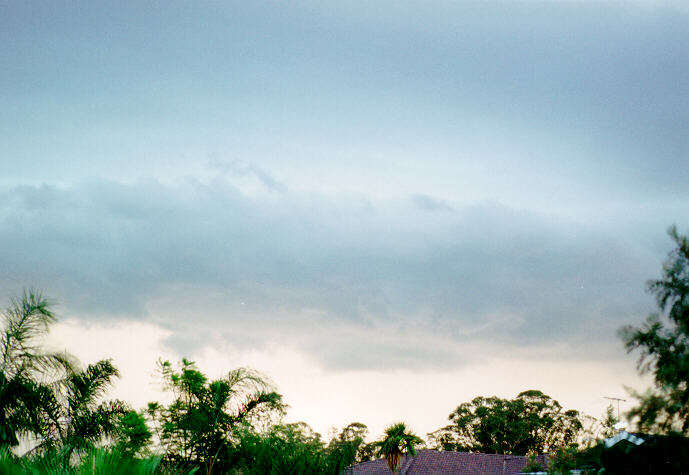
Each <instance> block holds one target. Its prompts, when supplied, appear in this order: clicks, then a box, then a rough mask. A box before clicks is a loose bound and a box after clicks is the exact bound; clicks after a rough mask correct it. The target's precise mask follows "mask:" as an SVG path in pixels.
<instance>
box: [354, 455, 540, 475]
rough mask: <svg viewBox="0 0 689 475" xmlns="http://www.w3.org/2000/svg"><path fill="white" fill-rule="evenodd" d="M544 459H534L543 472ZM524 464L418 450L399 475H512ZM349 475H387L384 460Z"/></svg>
mask: <svg viewBox="0 0 689 475" xmlns="http://www.w3.org/2000/svg"><path fill="white" fill-rule="evenodd" d="M545 457H546V456H545V455H539V456H538V457H536V463H538V464H539V465H541V466H542V467H543V468H547V465H546V458H545ZM527 462H528V459H527V457H522V456H520V455H496V454H473V453H468V452H438V451H436V450H419V451H418V452H417V454H416V456H415V457H404V458H403V459H402V464H401V467H400V472H399V473H400V475H407V474H408V475H415V474H418V475H427V474H444V473H457V474H466V475H513V474H516V473H520V472H521V470H522V469H523V468H524V467H525V466H526V464H527ZM345 473H347V474H351V475H364V474H366V475H368V474H381V475H382V474H388V475H389V474H390V469H389V468H388V465H387V464H386V463H385V460H383V459H378V460H372V461H370V462H363V463H360V464H357V465H352V466H351V467H349V468H348V469H347V470H346V471H345Z"/></svg>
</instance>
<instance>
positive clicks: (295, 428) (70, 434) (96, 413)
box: [0, 292, 591, 474]
mask: <svg viewBox="0 0 689 475" xmlns="http://www.w3.org/2000/svg"><path fill="white" fill-rule="evenodd" d="M54 322H55V316H54V315H53V313H52V311H51V309H50V306H49V304H48V302H47V300H46V299H45V298H44V297H43V296H42V295H41V294H40V293H36V292H26V293H24V295H23V296H22V297H21V298H19V299H14V300H12V302H11V303H10V305H9V307H8V308H7V310H6V311H5V313H4V326H3V332H2V341H1V342H0V345H1V351H2V353H1V359H0V365H1V367H0V369H1V372H0V472H8V473H21V472H25V473H35V472H38V473H44V472H56V473H95V472H104V473H105V472H107V473H112V472H113V470H116V471H119V472H121V473H192V472H195V471H199V470H200V471H202V472H204V473H233V472H236V473H240V472H241V473H333V474H335V473H341V472H342V471H343V470H344V469H345V468H346V467H348V466H349V465H351V464H353V463H356V462H361V461H365V460H371V459H373V458H376V457H378V456H388V455H390V454H391V453H394V452H395V450H397V449H396V448H395V447H397V446H396V445H394V444H397V442H395V441H396V440H397V439H399V440H411V441H412V442H413V444H412V447H411V448H412V450H413V449H414V447H423V446H426V447H429V448H436V449H443V450H461V451H475V452H487V453H504V454H515V455H526V454H537V453H550V452H553V451H557V450H558V449H560V448H564V447H569V446H570V445H571V444H574V443H577V442H581V441H582V440H583V438H584V436H586V435H587V434H589V435H590V434H591V430H590V429H591V428H590V427H589V430H588V431H587V430H586V428H585V427H584V422H585V418H584V416H582V415H581V414H579V413H578V412H577V411H565V410H563V409H562V407H561V406H560V404H559V403H558V402H557V401H555V400H553V399H552V398H550V397H549V396H547V395H545V394H543V393H542V392H540V391H535V390H531V391H525V392H523V393H521V394H519V395H518V396H517V397H516V398H515V399H514V400H504V399H500V398H496V397H492V398H476V399H474V400H473V401H471V402H469V403H464V404H461V405H460V406H459V407H458V408H457V409H456V410H455V411H454V412H453V413H452V414H451V415H450V422H451V424H450V425H448V426H446V427H443V428H441V429H439V430H437V431H435V432H433V433H431V434H429V435H428V440H427V442H424V441H422V440H421V439H420V438H418V437H416V436H415V435H413V434H410V433H409V432H408V431H407V430H406V427H405V426H404V425H401V424H396V425H394V426H392V427H391V429H392V428H394V430H392V431H391V430H389V431H388V433H386V435H385V437H384V438H383V439H382V440H378V441H374V442H367V441H366V439H367V436H368V428H367V427H366V425H364V424H362V423H359V422H353V423H351V424H349V425H348V426H347V427H345V428H343V429H342V430H340V431H339V432H337V433H335V434H334V435H333V436H332V437H331V438H330V440H324V439H323V437H322V436H321V435H320V434H318V433H316V432H314V431H313V430H312V429H311V428H310V427H309V426H308V425H307V424H305V423H291V424H290V423H283V422H282V420H283V416H284V415H285V410H286V407H285V404H284V403H283V401H282V396H281V395H280V394H279V393H278V392H277V391H276V388H275V387H274V386H273V385H272V384H271V383H270V381H269V380H267V379H266V378H265V377H264V376H263V375H261V374H260V373H258V372H256V371H254V370H251V369H248V368H237V369H233V370H231V371H229V372H228V373H227V374H226V375H225V376H224V377H222V378H219V379H214V380H211V379H209V378H208V377H207V376H206V375H205V374H204V373H203V372H202V371H201V370H200V369H199V368H198V367H197V366H196V364H195V363H194V362H192V361H189V360H187V359H183V360H182V361H181V362H180V363H179V364H178V365H175V364H172V363H171V362H169V361H159V362H158V367H157V373H158V376H159V378H160V383H161V384H162V387H163V388H164V389H165V390H166V391H169V392H170V393H171V395H172V398H171V399H172V401H171V402H170V403H169V404H161V403H158V402H152V403H149V404H148V406H147V407H146V408H143V409H139V410H135V409H134V408H132V407H131V406H130V405H129V404H128V403H127V402H125V401H120V400H117V399H105V395H106V392H107V390H108V389H109V388H110V386H111V385H112V384H113V383H114V382H115V379H116V378H117V377H118V375H119V373H118V370H117V368H116V367H115V366H114V365H113V363H112V362H111V361H110V360H102V361H97V362H95V363H91V364H88V365H87V366H85V367H82V366H81V364H80V363H79V362H78V361H77V360H76V358H75V357H74V356H72V355H70V354H69V353H67V352H60V353H56V352H47V351H44V350H43V348H42V347H41V346H40V338H41V337H42V336H44V334H45V333H46V332H47V331H48V330H49V327H50V325H51V324H52V323H54ZM393 434H394V435H393ZM393 442H394V444H393V445H394V446H393V445H391V444H392V443H393ZM20 446H21V447H20ZM12 448H14V449H19V450H26V453H25V454H24V455H23V456H21V457H17V456H15V455H14V453H13V452H12V451H10V449H12ZM398 452H399V453H398V455H401V454H402V450H401V449H400V450H399V451H398Z"/></svg>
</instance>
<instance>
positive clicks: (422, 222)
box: [0, 180, 662, 366]
mask: <svg viewBox="0 0 689 475" xmlns="http://www.w3.org/2000/svg"><path fill="white" fill-rule="evenodd" d="M426 199H427V200H431V202H434V201H433V199H432V198H430V197H427V198H426ZM424 202H425V201H424ZM653 234H662V229H657V230H654V231H653ZM0 240H1V241H2V242H3V252H2V254H1V256H0V259H1V262H0V267H1V268H2V269H3V270H4V272H3V280H4V282H3V285H4V286H5V287H6V288H7V287H8V286H9V287H12V288H18V287H19V286H20V285H22V286H24V285H25V286H39V287H41V288H43V289H45V291H46V292H47V293H49V294H51V295H58V296H59V297H60V301H61V302H62V303H63V305H64V307H65V313H66V314H68V315H69V313H70V312H73V313H75V314H77V315H82V316H88V318H112V317H114V316H115V317H116V316H125V315H126V316H128V317H131V316H133V315H135V314H138V315H139V316H140V317H146V315H148V314H149V313H150V308H149V304H150V302H151V301H155V300H157V301H161V300H162V301H166V302H168V303H169V306H170V307H178V308H180V309H183V310H180V311H179V312H176V313H173V314H172V315H170V317H169V319H168V322H167V325H168V326H170V327H171V328H175V327H177V326H178V327H179V328H185V327H186V326H187V325H189V324H190V323H191V322H193V323H194V324H195V325H196V324H199V325H217V324H221V323H222V325H227V326H228V328H232V324H233V322H235V321H236V322H242V324H247V325H250V324H251V323H252V322H253V324H254V326H255V328H253V329H251V330H249V333H250V335H247V341H249V339H251V338H254V340H255V341H260V340H261V339H270V338H274V337H275V336H276V334H278V333H280V332H282V333H283V334H284V335H285V336H286V338H288V339H290V338H291V339H294V341H295V342H297V341H300V342H301V344H303V347H305V348H312V350H313V351H314V352H316V353H320V356H321V357H322V358H323V359H324V360H325V361H329V363H331V364H335V363H334V362H335V361H340V362H341V364H343V365H345V366H346V365H347V364H351V365H360V364H363V363H362V362H361V361H358V360H357V361H354V360H351V357H350V358H349V359H348V358H347V357H346V355H347V354H351V353H352V351H351V348H348V346H349V345H348V344H346V345H341V346H342V348H341V350H342V354H340V353H339V352H338V351H337V348H334V347H332V346H331V347H329V348H325V347H323V346H322V345H320V344H318V343H317V342H318V341H320V336H319V335H321V334H322V332H327V331H329V330H331V329H334V328H337V327H338V326H342V325H345V326H346V328H354V329H358V330H361V331H364V332H370V333H371V334H373V335H375V334H376V332H378V331H380V330H381V328H387V331H388V332H392V333H395V332H400V333H399V334H400V335H401V336H403V335H404V332H403V329H404V328H416V329H417V330H414V331H420V332H421V333H420V334H425V335H433V334H436V335H437V336H442V337H443V338H450V339H451V340H453V341H456V342H458V343H459V342H462V341H474V342H475V341H477V340H482V339H486V340H490V341H504V342H511V343H516V344H518V345H520V344H524V345H528V344H534V343H537V342H539V341H544V339H547V341H549V342H551V343H554V342H573V341H577V340H582V339H587V340H589V341H590V340H591V339H596V338H601V339H603V340H606V339H611V338H614V331H615V329H616V328H617V327H618V326H619V325H620V324H622V323H625V322H628V321H629V319H630V318H636V317H641V316H643V315H644V314H645V312H647V311H648V309H649V308H650V305H649V298H648V297H647V296H645V295H644V293H643V284H644V281H645V280H646V279H647V278H649V277H652V276H653V275H655V274H656V273H657V269H658V267H659V256H658V254H657V253H656V252H655V250H648V249H640V248H639V247H638V246H637V245H630V243H628V242H626V240H625V237H624V236H623V235H606V234H600V233H597V232H596V231H595V230H594V229H590V228H588V227H586V226H585V225H581V224H577V223H574V222H566V221H562V220H555V219H549V218H547V217H544V216H540V215H537V214H534V213H530V212H527V211H518V210H514V209H510V208H508V207H505V206H500V205H496V204H477V205H462V206H459V205H457V206H454V207H453V209H449V207H448V208H443V211H442V212H441V213H438V211H437V210H436V209H435V208H434V207H430V209H429V207H427V206H426V207H424V206H418V203H417V200H413V201H411V202H410V201H408V200H406V199H401V200H398V201H395V202H388V203H381V204H375V203H370V202H368V201H366V200H362V199H361V198H357V197H347V198H346V199H345V198H341V199H340V200H335V199H333V198H326V197H322V196H313V195H312V196H300V195H297V194H290V193H284V194H283V195H281V199H280V200H277V201H276V200H273V199H265V198H250V197H247V196H246V195H244V194H242V193H240V192H239V191H238V190H237V189H236V188H234V187H233V186H231V185H229V184H228V183H227V182H225V181H220V180H217V181H214V182H211V183H208V184H202V183H199V182H189V183H187V184H184V185H179V186H172V185H163V184H161V183H159V182H156V181H153V180H150V181H147V182H141V183H137V184H122V183H116V182H110V181H99V182H95V183H90V184H83V185H79V186H73V187H66V188H59V187H55V186H51V185H42V186H38V187H33V186H21V187H15V188H12V189H8V190H6V191H5V192H4V193H2V195H0ZM185 288H189V289H196V291H198V296H199V298H203V297H201V296H203V295H204V293H210V294H212V293H220V294H221V295H222V297H221V298H219V299H218V300H217V301H216V302H215V303H214V304H212V305H211V304H209V306H208V307H206V308H204V307H203V306H202V305H200V302H199V305H195V304H194V303H193V301H192V302H189V301H185V300H184V299H183V298H182V295H183V294H184V291H181V292H180V291H179V289H185ZM175 289H178V290H175ZM192 298H193V292H192ZM175 322H177V323H175ZM202 327H203V328H206V326H202ZM199 328H201V327H199ZM318 328H320V333H319V330H318ZM252 335H253V336H252ZM367 338H368V339H370V341H375V340H376V338H375V337H373V336H370V335H369V337H367ZM357 340H358V341H366V339H363V340H362V338H360V337H359V338H357ZM190 341H193V338H189V339H187V344H190V343H189V342H190ZM380 345H381V346H380V347H378V350H376V351H377V352H380V351H383V350H382V349H381V348H383V347H389V348H392V347H393V346H395V345H398V346H399V342H397V343H395V342H394V340H393V341H388V342H387V343H385V342H383V341H381V342H380ZM390 345H392V346H390ZM410 348H411V347H410ZM436 350H437V351H436ZM410 351H411V349H410ZM438 351H441V350H440V349H438V348H436V349H429V348H426V349H424V346H423V345H418V348H417V349H416V350H415V351H414V352H413V353H414V354H416V355H417V356H418V360H419V362H420V364H423V362H424V359H423V355H424V354H426V352H431V353H434V354H435V353H438ZM442 351H446V350H442ZM442 351H441V353H442ZM391 352H392V350H391ZM373 353H376V352H373ZM373 353H372V354H373ZM393 353H394V352H393ZM393 353H391V355H392V354H393ZM450 353H452V352H450ZM365 355H366V353H363V354H361V355H360V356H361V358H364V360H366V361H368V362H369V363H370V360H369V359H368V358H366V356H365ZM340 357H341V358H342V359H340ZM361 358H359V359H361ZM390 358H392V360H394V357H393V356H390ZM439 358H440V357H439ZM443 358H444V359H445V360H447V359H448V358H449V357H443ZM371 359H376V360H378V361H379V362H380V364H383V361H384V360H385V358H378V357H376V358H373V357H372V358H371ZM385 361H387V360H385ZM367 364H368V363H367Z"/></svg>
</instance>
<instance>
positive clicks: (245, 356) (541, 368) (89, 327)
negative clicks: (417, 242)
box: [48, 320, 649, 439]
mask: <svg viewBox="0 0 689 475" xmlns="http://www.w3.org/2000/svg"><path fill="white" fill-rule="evenodd" d="M169 334H170V332H169V331H167V330H164V329H162V328H160V327H159V326H156V325H154V324H150V323H140V322H118V323H108V324H105V323H98V324H84V323H82V322H79V321H77V320H66V321H63V322H60V323H58V324H56V325H55V326H54V327H53V328H52V330H51V333H50V335H49V337H48V345H49V346H50V347H51V348H54V349H67V350H69V351H70V352H72V353H73V354H74V355H75V356H77V357H78V358H79V359H80V360H81V362H82V363H83V364H87V363H91V362H94V361H96V360H99V359H102V358H112V359H113V361H114V363H115V365H116V366H117V367H118V368H119V370H120V372H121V378H120V380H118V381H117V382H116V384H115V385H114V387H113V389H112V391H110V393H109V397H113V398H120V399H123V400H125V401H127V402H129V403H130V404H132V406H134V407H135V408H142V407H144V406H145V405H146V403H147V402H149V401H166V400H168V397H169V395H166V394H164V393H162V392H161V391H160V385H159V381H158V380H157V379H156V377H155V366H156V361H157V360H158V358H163V359H169V360H171V361H177V360H179V359H180V358H181V357H182V356H187V357H189V358H190V359H192V360H194V361H196V363H197V364H198V366H199V368H200V369H201V371H202V372H204V373H205V374H207V375H208V376H209V377H211V378H213V377H219V376H221V375H222V374H223V373H225V372H226V371H228V370H230V369H232V368H236V367H238V366H249V367H252V368H254V369H257V370H259V371H261V372H262V373H263V374H265V375H266V376H268V377H269V378H270V379H271V380H272V381H273V382H274V383H275V385H276V386H277V390H278V391H279V392H280V393H281V394H283V397H284V400H285V402H286V403H287V404H288V405H289V409H288V412H287V416H286V418H285V420H286V421H289V422H296V421H304V422H306V423H308V424H309V425H310V426H311V427H312V428H313V429H314V430H315V431H317V432H319V433H321V434H322V435H323V436H324V437H327V436H328V434H329V431H330V430H331V429H332V428H333V427H335V428H342V427H344V426H346V425H347V424H349V423H350V422H355V421H356V422H362V423H364V424H366V425H367V426H368V428H369V438H370V439H376V438H378V437H379V436H380V434H381V433H382V431H383V429H384V428H385V427H386V426H387V425H389V424H391V423H394V422H398V421H405V422H406V423H407V424H408V425H409V426H410V427H411V428H412V430H414V431H415V432H416V433H417V434H419V435H420V436H422V437H424V436H425V435H426V434H427V433H428V432H431V431H433V430H436V429H438V428H440V427H442V426H444V425H445V424H446V423H447V416H448V414H449V413H450V412H451V411H452V410H453V409H454V408H455V407H456V406H457V405H459V404H460V403H462V402H466V401H470V400H471V399H473V398H474V397H476V396H479V395H482V396H492V395H496V396H499V397H505V398H512V397H514V396H516V395H517V394H518V393H519V392H521V391H524V390H527V389H539V390H541V391H543V392H544V393H546V394H548V395H549V396H551V397H553V398H554V399H557V400H558V401H559V402H560V403H561V404H562V406H563V407H564V408H565V409H577V410H580V411H582V412H584V413H586V414H589V415H591V416H594V417H600V416H601V415H602V413H603V412H604V410H605V408H606V407H607V405H608V404H609V401H608V400H606V399H604V397H603V396H619V397H623V398H626V399H628V402H626V403H622V406H621V409H622V411H624V410H625V409H628V408H629V407H631V404H632V401H631V400H629V399H630V398H629V397H628V396H627V393H626V391H625V389H624V387H623V386H625V385H626V386H631V387H634V388H636V389H643V388H644V387H646V386H647V385H648V384H649V380H648V378H642V377H640V376H638V375H637V373H636V370H635V364H634V363H635V362H634V358H633V357H632V356H628V357H627V359H626V360H620V361H611V362H596V361H570V360H564V359H557V358H554V357H552V355H546V354H543V355H540V356H541V357H540V358H538V351H531V354H532V356H530V357H529V358H524V357H514V358H505V357H500V356H488V357H486V358H484V359H482V360H480V362H479V363H476V364H472V365H470V366H467V367H462V368H457V369H450V370H447V369H444V370H440V369H437V370H432V371H429V370H425V371H420V370H415V371H411V370H395V371H381V370H356V371H333V370H329V369H327V368H324V367H322V366H321V365H319V364H318V362H317V361H314V360H313V359H312V358H310V357H308V356H307V355H305V354H303V353H300V352H299V351H297V350H295V349H293V348H289V347H287V346H274V347H273V348H272V349H271V350H269V351H237V350H235V349H232V348H228V347H219V346H212V345H209V346H206V347H205V348H204V349H203V350H201V351H200V352H197V353H195V354H192V355H178V354H176V353H175V352H174V351H172V350H170V349H169V348H167V347H166V346H165V344H164V341H165V338H166V337H168V336H169ZM534 355H535V356H534Z"/></svg>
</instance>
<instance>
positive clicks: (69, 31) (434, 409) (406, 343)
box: [0, 0, 689, 438]
mask: <svg viewBox="0 0 689 475" xmlns="http://www.w3.org/2000/svg"><path fill="white" fill-rule="evenodd" d="M688 131H689V8H688V7H687V5H686V3H684V2H681V1H652V0H645V1H644V0H637V1H628V2H621V1H606V0H599V1H554V0H553V1H545V0H543V1H535V0H533V1H487V2H468V1H454V2H451V1H436V0H432V1H427V2H409V1H394V2H393V1H384V0H381V1H376V2H370V1H348V2H316V1H294V2H278V1H272V2H271V1H258V2H233V1H225V2H219V1H207V0H203V1H198V2H183V1H174V0H173V1H165V2H160V1H149V2H141V1H131V2H130V1H118V2H107V1H106V2H82V1H76V2H74V1H71V2H62V1H45V2H40V1H33V0H27V1H12V0H9V1H2V2H0V243H2V246H1V247H0V249H1V250H0V298H2V299H3V301H4V302H8V301H9V298H10V296H12V295H18V294H20V293H21V292H22V290H23V289H25V288H37V289H40V290H42V291H43V293H44V294H45V295H46V296H47V297H49V298H50V299H51V300H52V301H53V302H54V308H55V310H56V312H57V314H58V316H59V318H60V322H59V323H58V324H57V325H56V326H55V327H54V328H53V331H52V333H51V336H50V340H49V341H48V343H47V344H48V345H52V346H54V347H56V348H65V347H66V348H68V349H69V350H70V351H72V352H73V353H74V354H75V355H77V356H79V357H80V358H81V359H82V361H83V362H84V363H87V362H92V361H95V360H97V359H100V358H105V357H109V358H113V359H114V362H115V364H116V365H117V366H118V367H119V368H120V369H121V372H122V377H121V379H120V381H119V382H118V383H117V384H116V386H115V388H114V390H113V392H112V395H113V397H122V398H124V399H127V400H128V401H130V402H131V403H132V404H134V405H135V406H143V405H145V403H146V402H147V401H149V400H153V399H156V398H158V399H162V398H164V395H161V393H160V392H159V389H160V385H159V384H158V383H157V382H156V380H155V376H154V370H155V363H156V360H157V359H158V358H165V359H170V360H172V361H176V360H179V359H180V358H182V357H183V356H186V357H188V358H191V359H193V360H194V361H196V362H197V363H198V365H199V367H200V368H201V370H202V371H204V372H206V373H208V374H209V375H211V376H213V377H219V376H221V375H222V374H223V372H226V371H228V370H229V369H232V368H235V367H238V366H243V365H248V366H251V367H254V368H255V369H257V370H259V371H262V372H263V373H264V374H265V375H266V376H267V377H269V378H270V379H271V380H272V381H273V382H274V383H275V385H276V387H277V389H278V391H279V392H281V393H282V394H283V395H284V399H285V402H287V403H288V404H289V405H290V409H289V411H288V413H287V420H290V421H305V422H307V423H308V424H310V425H311V426H312V427H313V428H314V429H316V430H318V431H319V432H321V433H322V434H324V435H325V434H327V433H328V431H329V430H330V428H331V427H343V426H345V425H347V424H348V423H350V422H353V421H359V422H363V423H365V424H367V425H368V426H369V429H370V430H371V437H372V438H376V437H378V435H379V434H380V433H381V431H382V429H383V428H384V427H385V426H387V425H389V424H391V423H395V422H397V421H400V420H404V421H406V422H407V423H408V424H409V425H410V426H411V427H412V429H414V430H415V431H416V432H417V433H418V434H420V435H425V434H426V433H427V432H430V431H432V430H435V429H437V428H439V427H441V426H443V425H445V424H446V422H447V415H448V414H449V413H450V412H451V411H452V410H453V409H454V408H456V406H457V405H459V404H460V403H462V402H465V401H469V400H471V399H472V398H473V397H475V396H478V395H483V396H489V395H498V396H500V397H509V398H512V397H514V396H516V395H517V394H518V393H519V392H520V391H523V390H526V389H540V390H542V391H544V392H546V394H549V395H550V396H552V397H554V398H555V399H557V400H559V401H560V403H562V405H563V406H564V407H565V408H567V409H579V410H582V411H585V412H587V413H589V414H590V415H592V416H596V417H599V416H601V415H602V413H603V412H604V410H605V407H606V406H607V404H608V402H609V401H608V400H606V399H604V396H610V397H621V398H626V399H627V400H628V401H627V402H623V403H622V410H624V409H625V406H626V408H627V409H628V408H630V407H631V404H632V402H631V400H630V398H629V397H628V396H627V392H626V390H625V386H630V387H635V388H638V389H643V388H644V387H645V386H646V385H648V383H649V380H648V378H647V377H646V378H644V377H640V376H639V375H638V374H637V372H636V367H635V360H636V356H635V355H628V354H626V352H625V350H624V348H623V345H622V343H621V341H620V339H619V337H618V335H617V331H618V329H619V328H620V327H621V326H623V325H626V324H639V323H641V322H642V321H643V319H644V318H645V317H646V316H647V315H648V314H649V313H651V312H653V311H654V310H655V309H656V306H655V302H654V300H653V297H652V296H651V295H648V294H647V293H646V292H645V286H646V281H647V280H648V279H652V278H657V277H659V276H660V272H661V265H662V262H663V260H664V259H665V257H666V256H667V253H668V252H669V251H670V249H671V248H672V241H671V240H670V239H669V238H668V236H667V234H666V230H667V228H668V227H669V226H670V225H672V224H676V225H677V226H678V228H679V230H680V231H681V232H687V231H689V221H688V220H687V217H688V216H689V187H687V185H686V184H687V183H688V182H689V133H687V132H688Z"/></svg>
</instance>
